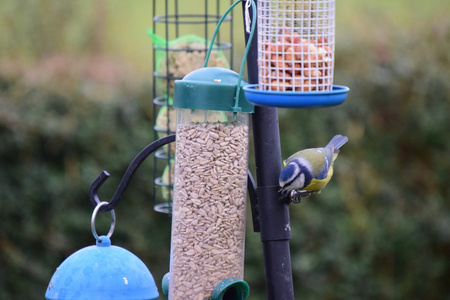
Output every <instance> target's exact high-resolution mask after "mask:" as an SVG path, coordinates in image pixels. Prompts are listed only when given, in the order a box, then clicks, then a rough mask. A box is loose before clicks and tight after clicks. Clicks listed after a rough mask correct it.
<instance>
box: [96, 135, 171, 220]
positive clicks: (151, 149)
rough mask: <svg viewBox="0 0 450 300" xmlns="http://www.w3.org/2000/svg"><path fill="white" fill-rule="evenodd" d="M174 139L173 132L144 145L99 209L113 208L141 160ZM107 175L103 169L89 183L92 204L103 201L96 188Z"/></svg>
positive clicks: (109, 209) (104, 210)
mask: <svg viewBox="0 0 450 300" xmlns="http://www.w3.org/2000/svg"><path fill="white" fill-rule="evenodd" d="M174 141H175V135H174V134H173V135H168V136H166V137H163V138H161V139H159V140H156V141H154V142H153V143H151V144H149V145H148V146H147V147H145V148H144V149H143V150H142V151H141V152H140V153H139V154H138V155H137V156H136V157H135V158H134V159H133V161H132V162H131V164H130V165H129V166H128V169H127V170H126V172H125V174H124V175H123V177H122V180H121V181H120V183H119V186H118V187H117V189H116V192H115V193H114V196H113V197H112V198H111V201H109V202H108V204H107V205H103V206H101V207H100V208H99V211H101V212H107V211H111V210H113V209H114V208H115V207H116V206H117V204H118V202H119V201H120V198H121V197H122V195H123V193H124V192H125V190H126V188H127V186H128V183H129V182H130V180H131V178H133V175H134V173H136V170H137V169H138V168H139V166H140V165H141V164H142V162H143V161H144V160H145V159H146V158H147V157H148V156H149V155H150V154H152V153H153V152H154V151H155V150H156V149H158V148H160V147H162V146H164V145H166V144H168V143H172V142H174ZM108 177H109V173H108V172H106V171H103V172H102V173H101V174H100V175H99V176H98V177H97V178H96V179H95V180H94V182H93V183H92V184H91V187H90V189H89V200H90V201H91V203H92V205H93V206H97V205H98V204H100V203H101V202H103V201H100V198H99V197H98V190H99V188H100V187H101V186H102V185H103V183H104V182H105V181H106V180H107V179H108Z"/></svg>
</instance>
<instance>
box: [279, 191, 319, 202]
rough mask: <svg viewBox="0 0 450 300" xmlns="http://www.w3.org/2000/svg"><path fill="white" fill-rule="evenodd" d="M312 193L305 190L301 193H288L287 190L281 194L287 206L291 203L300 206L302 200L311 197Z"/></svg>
mask: <svg viewBox="0 0 450 300" xmlns="http://www.w3.org/2000/svg"><path fill="white" fill-rule="evenodd" d="M312 193H313V192H311V191H304V190H301V191H286V190H284V191H281V193H280V194H281V196H282V197H283V199H284V200H285V202H286V203H287V204H289V203H291V202H292V203H295V204H298V203H301V202H302V198H304V197H309V196H311V194H312Z"/></svg>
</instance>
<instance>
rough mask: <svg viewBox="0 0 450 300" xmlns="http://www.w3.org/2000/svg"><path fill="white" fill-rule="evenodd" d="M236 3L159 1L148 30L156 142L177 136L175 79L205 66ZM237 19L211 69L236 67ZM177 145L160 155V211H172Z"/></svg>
mask: <svg viewBox="0 0 450 300" xmlns="http://www.w3.org/2000/svg"><path fill="white" fill-rule="evenodd" d="M230 3H232V1H231V0H215V1H211V0H196V1H190V2H189V4H187V2H186V1H179V0H166V1H159V0H153V24H152V28H151V29H149V30H148V31H147V33H148V34H149V35H150V37H151V39H152V42H153V96H154V98H153V104H154V105H153V111H154V118H153V119H154V127H153V128H154V132H155V136H154V138H155V139H159V138H161V137H164V136H167V135H169V134H174V133H175V128H176V116H175V110H174V109H173V107H172V99H173V88H174V82H175V80H178V79H182V78H183V77H184V76H185V75H187V74H188V73H189V72H191V71H193V70H196V69H198V68H200V67H202V66H203V64H204V61H205V57H206V52H207V50H208V47H209V39H210V38H211V36H212V34H213V32H214V29H215V27H216V24H217V22H218V20H219V19H220V17H221V13H222V12H223V11H224V10H225V9H226V8H227V7H228V6H229V5H230ZM232 17H233V16H232V15H230V16H229V17H228V18H227V19H226V20H225V21H224V23H225V24H224V26H223V29H221V31H220V32H219V33H218V36H217V39H216V43H215V45H214V51H212V52H211V58H210V60H209V64H208V66H217V67H226V68H230V67H232V65H233V45H232V40H233V22H232ZM174 155H175V143H172V144H170V145H166V146H164V147H163V148H161V149H160V150H158V151H157V152H156V153H155V162H154V174H153V176H154V185H153V186H154V189H153V195H154V209H155V210H156V211H158V212H162V213H170V212H171V209H172V196H173V195H172V185H173V176H174V175H173V172H174V168H173V165H174Z"/></svg>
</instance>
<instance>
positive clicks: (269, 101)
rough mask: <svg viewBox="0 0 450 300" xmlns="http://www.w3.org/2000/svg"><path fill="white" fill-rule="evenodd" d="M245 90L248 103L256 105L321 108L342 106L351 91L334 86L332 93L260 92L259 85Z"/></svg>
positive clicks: (246, 87)
mask: <svg viewBox="0 0 450 300" xmlns="http://www.w3.org/2000/svg"><path fill="white" fill-rule="evenodd" d="M243 90H244V94H245V97H246V98H247V101H248V102H250V103H252V104H254V105H263V106H275V107H291V108H319V107H327V106H335V105H339V104H341V103H342V102H344V101H345V98H347V93H348V91H349V90H350V89H349V88H348V87H346V86H341V85H333V90H332V91H323V92H321V91H318V92H291V91H287V92H279V91H263V90H259V89H258V84H249V85H246V86H244V87H243Z"/></svg>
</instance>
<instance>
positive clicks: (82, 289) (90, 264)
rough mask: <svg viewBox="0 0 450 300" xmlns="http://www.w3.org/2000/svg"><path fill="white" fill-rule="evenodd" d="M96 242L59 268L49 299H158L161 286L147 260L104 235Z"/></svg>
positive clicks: (53, 279) (51, 285) (53, 278)
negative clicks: (112, 244)
mask: <svg viewBox="0 0 450 300" xmlns="http://www.w3.org/2000/svg"><path fill="white" fill-rule="evenodd" d="M100 241H101V242H99V241H98V240H97V243H96V245H95V246H89V247H86V248H83V249H81V250H78V251H77V252H75V253H74V254H72V255H71V256H69V257H68V258H67V259H66V260H65V261H63V262H62V264H61V265H60V266H59V267H58V268H57V269H56V272H55V273H54V274H53V277H52V279H51V280H50V283H49V285H48V287H47V292H46V293H45V298H46V299H51V300H53V299H148V300H152V299H157V298H158V297H159V293H158V289H157V287H156V284H155V280H154V279H153V276H152V274H151V273H150V271H149V270H148V268H147V267H146V266H145V264H144V263H143V262H142V261H141V260H140V259H139V258H138V257H137V256H136V255H134V254H133V253H131V252H129V251H128V250H125V249H124V248H121V247H117V246H111V240H110V239H109V238H108V237H106V236H101V237H100Z"/></svg>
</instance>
